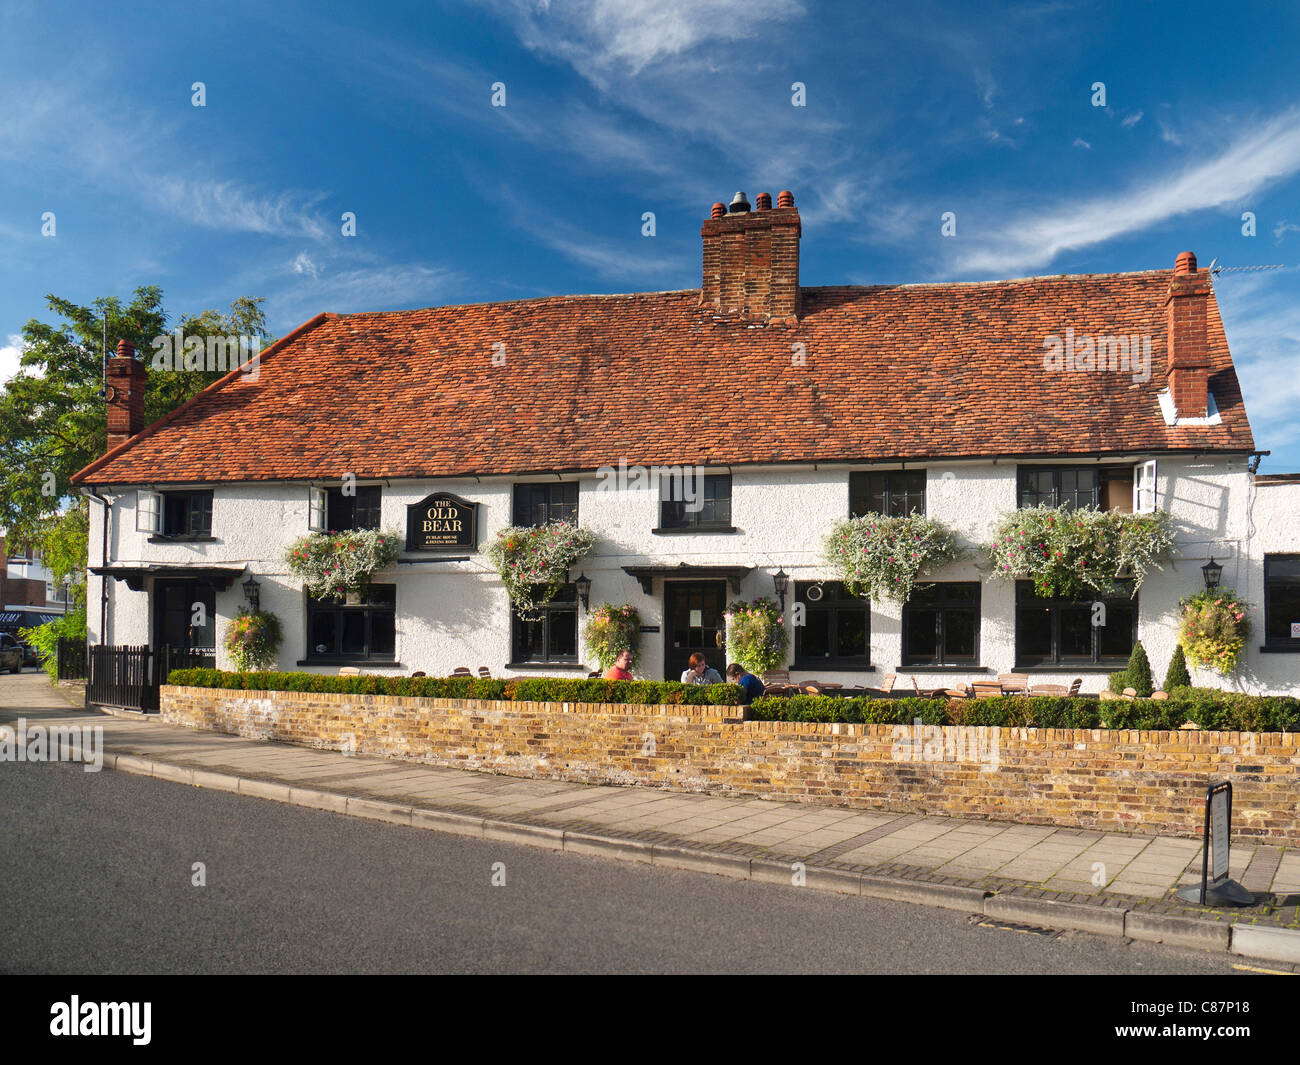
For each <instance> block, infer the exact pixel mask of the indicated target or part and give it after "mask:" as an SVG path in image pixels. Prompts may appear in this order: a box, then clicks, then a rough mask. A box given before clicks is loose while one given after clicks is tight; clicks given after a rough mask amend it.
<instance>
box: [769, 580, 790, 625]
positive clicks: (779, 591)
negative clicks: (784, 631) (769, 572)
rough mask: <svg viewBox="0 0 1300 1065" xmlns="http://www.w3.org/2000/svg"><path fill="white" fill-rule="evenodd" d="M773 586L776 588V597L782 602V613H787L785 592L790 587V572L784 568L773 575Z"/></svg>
mask: <svg viewBox="0 0 1300 1065" xmlns="http://www.w3.org/2000/svg"><path fill="white" fill-rule="evenodd" d="M772 587H773V588H775V589H776V597H777V599H778V600H780V602H781V613H782V614H784V613H785V593H786V592H787V591H788V590H789V588H790V574H788V573H786V571H785V570H784V569H779V570H777V571H776V573H775V574H774V575H773V577H772Z"/></svg>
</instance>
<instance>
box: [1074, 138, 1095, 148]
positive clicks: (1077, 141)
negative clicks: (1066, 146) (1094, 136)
mask: <svg viewBox="0 0 1300 1065" xmlns="http://www.w3.org/2000/svg"><path fill="white" fill-rule="evenodd" d="M1071 147H1074V148H1087V149H1088V151H1092V145H1091V144H1089V143H1088V142H1087V141H1086V140H1084V139H1083V138H1082V137H1075V138H1074V144H1073V145H1071Z"/></svg>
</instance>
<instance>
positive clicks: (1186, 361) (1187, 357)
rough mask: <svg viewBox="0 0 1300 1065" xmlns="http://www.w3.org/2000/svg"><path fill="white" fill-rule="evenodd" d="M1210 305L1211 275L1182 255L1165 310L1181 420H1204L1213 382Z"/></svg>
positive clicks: (1171, 378) (1172, 392)
mask: <svg viewBox="0 0 1300 1065" xmlns="http://www.w3.org/2000/svg"><path fill="white" fill-rule="evenodd" d="M1209 305H1210V272H1209V271H1208V270H1199V271H1198V270H1197V269H1196V256H1195V255H1194V254H1193V253H1192V252H1190V251H1185V252H1182V253H1181V254H1180V255H1179V256H1178V259H1177V261H1176V262H1175V264H1174V276H1173V277H1172V278H1171V279H1170V281H1169V295H1168V296H1167V297H1166V299H1165V307H1166V308H1167V310H1168V312H1169V329H1168V338H1167V341H1166V343H1167V345H1168V348H1167V351H1168V363H1167V367H1166V368H1167V370H1168V373H1169V394H1170V398H1171V399H1172V400H1173V404H1174V414H1175V416H1176V417H1179V418H1204V417H1205V416H1206V409H1207V396H1208V394H1209V380H1210V342H1209V337H1208V334H1207V331H1206V317H1207V313H1208V310H1209Z"/></svg>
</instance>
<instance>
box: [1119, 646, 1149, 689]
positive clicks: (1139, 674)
mask: <svg viewBox="0 0 1300 1065" xmlns="http://www.w3.org/2000/svg"><path fill="white" fill-rule="evenodd" d="M1124 672H1125V673H1127V674H1128V686H1129V687H1130V688H1132V689H1134V691H1136V692H1137V695H1138V698H1139V699H1146V698H1149V697H1150V695H1151V693H1152V692H1153V691H1155V687H1154V681H1153V679H1152V677H1151V661H1150V659H1148V658H1147V650H1146V648H1145V647H1143V646H1142V641H1141V640H1136V641H1134V643H1133V651H1132V653H1131V654H1130V655H1129V656H1128V669H1126V670H1125V671H1124ZM1121 690H1122V689H1121Z"/></svg>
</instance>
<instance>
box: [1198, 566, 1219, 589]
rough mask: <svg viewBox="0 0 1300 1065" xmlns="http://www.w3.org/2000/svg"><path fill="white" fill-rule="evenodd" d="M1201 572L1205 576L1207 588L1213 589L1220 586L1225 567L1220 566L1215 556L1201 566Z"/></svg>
mask: <svg viewBox="0 0 1300 1065" xmlns="http://www.w3.org/2000/svg"><path fill="white" fill-rule="evenodd" d="M1201 573H1202V574H1203V575H1204V577H1205V590H1206V591H1207V592H1208V591H1212V590H1213V589H1215V588H1217V587H1218V586H1219V578H1220V577H1222V576H1223V567H1222V566H1220V565H1219V564H1218V563H1217V562H1215V561H1214V559H1213V558H1211V559H1210V561H1209V562H1207V563H1206V564H1205V565H1204V566H1202V567H1201Z"/></svg>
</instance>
